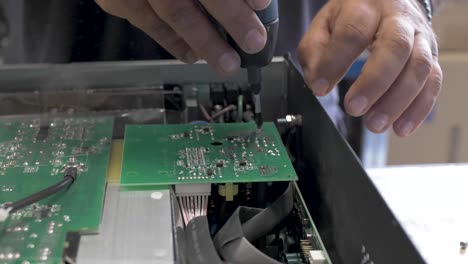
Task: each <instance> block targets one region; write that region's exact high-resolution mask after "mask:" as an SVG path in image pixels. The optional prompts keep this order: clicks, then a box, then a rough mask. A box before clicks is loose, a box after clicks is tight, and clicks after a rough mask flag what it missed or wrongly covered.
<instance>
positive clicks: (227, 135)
mask: <svg viewBox="0 0 468 264" xmlns="http://www.w3.org/2000/svg"><path fill="white" fill-rule="evenodd" d="M296 179H297V175H296V173H295V171H294V168H293V166H292V164H291V161H290V160H289V156H288V154H287V152H286V149H285V147H284V145H283V143H282V141H281V137H280V136H279V133H278V131H277V129H276V127H275V125H274V124H273V123H265V124H264V125H263V127H262V130H261V132H257V129H256V126H255V124H254V123H232V124H210V125H130V126H127V127H126V131H125V145H124V157H123V163H122V175H121V182H120V183H121V185H172V184H183V183H227V182H229V183H230V182H271V181H294V180H296Z"/></svg>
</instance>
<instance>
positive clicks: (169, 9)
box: [96, 0, 270, 74]
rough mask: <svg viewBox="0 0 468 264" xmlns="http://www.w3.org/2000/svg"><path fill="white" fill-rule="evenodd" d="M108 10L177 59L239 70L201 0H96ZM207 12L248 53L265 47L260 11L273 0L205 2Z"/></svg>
mask: <svg viewBox="0 0 468 264" xmlns="http://www.w3.org/2000/svg"><path fill="white" fill-rule="evenodd" d="M96 3H97V4H98V5H99V6H100V7H101V8H102V9H103V10H104V11H106V12H108V13H110V14H112V15H115V16H118V17H121V18H124V19H127V20H128V21H129V22H130V23H132V24H133V25H135V26H136V27H138V28H140V29H141V30H143V31H144V32H145V33H146V34H148V35H149V36H150V37H151V38H153V39H154V40H155V41H156V42H158V43H159V44H160V45H161V46H162V47H164V48H165V49H166V50H167V51H169V52H170V53H171V54H172V55H173V56H174V57H176V58H178V59H180V60H182V61H185V62H188V63H193V62H195V61H197V60H198V58H200V59H204V60H206V61H207V62H208V64H210V65H211V66H213V67H214V68H215V69H216V70H217V71H218V72H220V73H225V74H229V73H232V72H235V71H237V70H238V69H239V68H240V57H239V55H238V54H237V52H236V51H235V50H234V49H233V48H231V47H230V45H229V44H228V43H227V42H226V40H225V39H224V38H223V37H222V36H221V35H220V34H219V33H218V31H217V30H216V28H215V27H214V26H213V25H212V24H211V23H210V20H209V18H208V17H207V16H206V15H205V14H204V13H203V12H202V10H201V9H200V8H199V6H198V0H176V1H173V0H96ZM200 3H201V4H203V6H204V7H205V9H206V10H207V11H208V12H209V13H210V14H211V16H213V17H214V18H215V19H216V20H217V21H218V22H219V23H220V24H221V25H222V26H223V28H224V29H225V30H226V31H227V33H229V34H230V35H231V37H232V38H233V39H234V40H235V41H236V43H237V44H238V45H239V46H240V47H241V48H242V49H243V50H244V51H245V52H247V53H252V54H254V53H257V52H259V51H261V50H262V49H263V47H264V46H265V43H266V39H267V33H266V30H265V27H264V26H263V25H262V23H261V22H260V20H259V19H258V17H257V15H256V14H255V10H262V9H264V8H266V7H267V6H268V5H269V3H270V0H203V1H200Z"/></svg>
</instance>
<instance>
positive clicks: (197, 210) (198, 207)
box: [178, 195, 210, 225]
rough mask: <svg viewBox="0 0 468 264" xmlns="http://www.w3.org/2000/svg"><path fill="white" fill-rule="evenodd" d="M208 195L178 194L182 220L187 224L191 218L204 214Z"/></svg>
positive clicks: (206, 209)
mask: <svg viewBox="0 0 468 264" xmlns="http://www.w3.org/2000/svg"><path fill="white" fill-rule="evenodd" d="M209 197H210V196H209V195H189V196H179V197H178V200H179V206H180V209H181V211H182V216H183V218H184V222H185V224H186V225H187V224H188V223H189V222H190V221H191V220H192V219H193V218H195V217H198V216H202V215H206V213H207V211H208V199H209Z"/></svg>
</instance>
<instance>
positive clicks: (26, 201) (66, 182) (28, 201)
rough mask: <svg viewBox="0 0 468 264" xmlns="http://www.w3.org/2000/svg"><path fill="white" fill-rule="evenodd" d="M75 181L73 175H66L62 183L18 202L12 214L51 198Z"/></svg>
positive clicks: (14, 204)
mask: <svg viewBox="0 0 468 264" xmlns="http://www.w3.org/2000/svg"><path fill="white" fill-rule="evenodd" d="M74 181H75V178H74V177H73V176H72V175H66V176H65V177H64V178H63V179H62V180H61V181H60V182H58V183H56V184H54V185H52V186H50V187H48V188H46V189H44V190H42V191H39V192H37V193H34V194H31V195H30V196H28V197H25V198H23V199H21V200H19V201H16V202H14V203H12V204H10V206H8V207H9V208H11V210H10V213H13V212H15V211H17V210H19V209H21V208H24V207H26V206H28V205H31V204H33V203H35V202H37V201H40V200H42V199H44V198H46V197H49V196H50V195H52V194H54V193H56V192H58V191H60V190H62V189H65V188H67V187H68V186H69V185H71V184H72V183H73V182H74Z"/></svg>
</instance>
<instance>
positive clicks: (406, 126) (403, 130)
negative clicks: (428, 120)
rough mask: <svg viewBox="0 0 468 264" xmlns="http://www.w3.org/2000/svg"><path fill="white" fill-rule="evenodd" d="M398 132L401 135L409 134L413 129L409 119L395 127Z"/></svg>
mask: <svg viewBox="0 0 468 264" xmlns="http://www.w3.org/2000/svg"><path fill="white" fill-rule="evenodd" d="M397 129H398V132H399V134H400V135H401V136H404V137H406V136H409V135H410V134H411V132H413V129H414V123H413V122H411V121H409V122H404V123H403V124H402V125H401V126H400V127H398V128H397Z"/></svg>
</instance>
